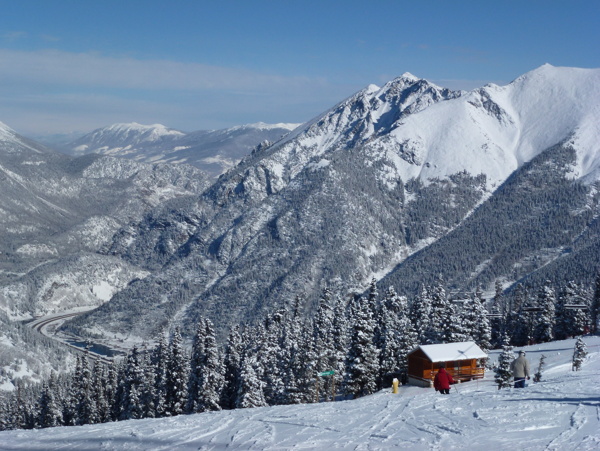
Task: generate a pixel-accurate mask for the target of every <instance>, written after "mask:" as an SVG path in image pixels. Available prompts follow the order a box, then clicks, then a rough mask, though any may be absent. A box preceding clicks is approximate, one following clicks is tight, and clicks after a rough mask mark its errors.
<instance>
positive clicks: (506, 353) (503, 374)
mask: <svg viewBox="0 0 600 451" xmlns="http://www.w3.org/2000/svg"><path fill="white" fill-rule="evenodd" d="M509 343H510V339H509V337H508V336H505V337H504V340H503V344H502V352H501V353H500V356H499V357H498V366H497V367H496V375H495V381H496V384H498V390H500V389H501V388H509V387H510V386H511V383H510V380H511V378H512V371H511V370H510V366H511V363H512V361H513V360H514V355H513V347H512V346H511V345H510V344H509Z"/></svg>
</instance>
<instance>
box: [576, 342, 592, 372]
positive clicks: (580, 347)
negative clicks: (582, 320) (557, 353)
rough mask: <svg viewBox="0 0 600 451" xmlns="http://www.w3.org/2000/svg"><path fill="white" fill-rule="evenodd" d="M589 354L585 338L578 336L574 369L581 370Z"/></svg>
mask: <svg viewBox="0 0 600 451" xmlns="http://www.w3.org/2000/svg"><path fill="white" fill-rule="evenodd" d="M587 354H588V353H587V346H586V345H585V342H584V341H583V338H582V337H577V341H576V342H575V349H574V351H573V371H579V370H580V369H581V365H582V364H583V361H584V360H585V358H586V356H587Z"/></svg>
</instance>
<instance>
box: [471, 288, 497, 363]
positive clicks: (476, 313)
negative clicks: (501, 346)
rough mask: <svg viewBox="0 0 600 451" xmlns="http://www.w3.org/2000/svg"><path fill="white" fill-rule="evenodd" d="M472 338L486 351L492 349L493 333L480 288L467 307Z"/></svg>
mask: <svg viewBox="0 0 600 451" xmlns="http://www.w3.org/2000/svg"><path fill="white" fill-rule="evenodd" d="M466 311H467V317H468V318H469V319H468V322H469V328H470V330H471V338H472V339H473V340H474V341H475V343H477V345H478V346H479V347H480V348H481V349H482V350H483V351H485V352H487V351H488V350H490V349H491V347H492V344H491V340H492V333H491V326H490V321H489V319H488V312H487V310H486V308H485V304H484V300H483V297H482V293H481V291H480V290H478V291H477V292H476V293H475V295H474V296H473V297H472V298H471V303H470V305H469V306H468V307H467V308H466Z"/></svg>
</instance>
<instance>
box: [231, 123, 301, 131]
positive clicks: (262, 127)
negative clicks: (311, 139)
mask: <svg viewBox="0 0 600 451" xmlns="http://www.w3.org/2000/svg"><path fill="white" fill-rule="evenodd" d="M300 125H302V124H294V123H287V122H278V123H277V124H267V123H265V122H255V123H252V124H244V125H238V126H235V127H231V128H230V129H228V130H229V131H237V130H245V129H256V130H273V129H277V128H283V129H286V130H289V131H292V130H294V129H295V128H297V127H299V126H300Z"/></svg>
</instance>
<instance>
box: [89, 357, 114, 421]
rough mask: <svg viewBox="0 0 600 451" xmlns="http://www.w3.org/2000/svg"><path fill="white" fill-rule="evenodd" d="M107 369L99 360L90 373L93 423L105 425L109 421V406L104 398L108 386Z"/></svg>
mask: <svg viewBox="0 0 600 451" xmlns="http://www.w3.org/2000/svg"><path fill="white" fill-rule="evenodd" d="M106 373H107V369H106V367H105V365H104V364H102V363H101V362H100V359H96V361H95V362H94V370H93V371H92V397H93V399H94V404H95V405H96V416H95V418H94V423H106V422H108V421H110V405H109V402H108V399H107V397H106V389H107V386H108V381H107V374H106Z"/></svg>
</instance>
